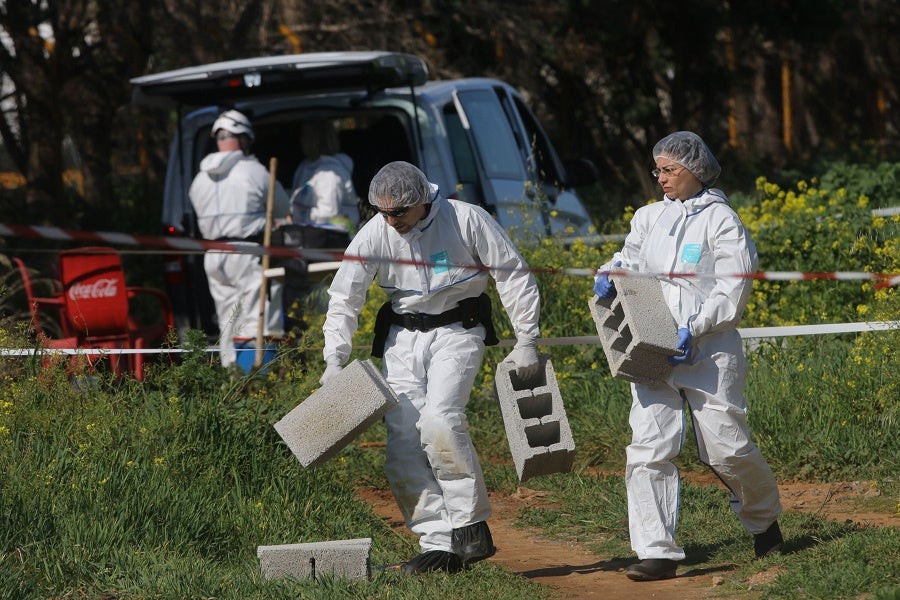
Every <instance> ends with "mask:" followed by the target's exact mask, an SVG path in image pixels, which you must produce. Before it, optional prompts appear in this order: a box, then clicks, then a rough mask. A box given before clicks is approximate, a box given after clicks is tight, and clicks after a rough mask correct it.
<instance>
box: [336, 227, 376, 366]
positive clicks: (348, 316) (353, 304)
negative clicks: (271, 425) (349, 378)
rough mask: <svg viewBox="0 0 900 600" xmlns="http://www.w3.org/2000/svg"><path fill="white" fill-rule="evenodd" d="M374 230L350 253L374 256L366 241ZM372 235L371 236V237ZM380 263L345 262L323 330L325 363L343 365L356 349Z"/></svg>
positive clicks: (363, 234)
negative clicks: (361, 315)
mask: <svg viewBox="0 0 900 600" xmlns="http://www.w3.org/2000/svg"><path fill="white" fill-rule="evenodd" d="M372 230H373V228H369V229H368V230H367V229H365V228H364V229H363V230H361V231H360V232H359V233H358V234H357V235H356V237H354V238H353V241H352V242H351V243H350V246H348V247H347V250H346V254H347V255H349V256H370V255H371V254H370V252H369V251H368V249H367V245H366V244H365V241H366V240H367V239H368V235H371V233H372ZM367 234H368V235H367ZM377 269H378V268H377V264H375V263H369V262H364V261H359V260H344V261H343V262H342V263H341V266H340V268H339V269H338V271H337V273H336V274H335V276H334V280H333V281H332V283H331V287H329V288H328V294H329V295H330V296H331V299H330V300H329V301H328V313H327V314H326V316H325V325H324V326H323V327H322V331H323V333H324V334H325V349H324V351H323V355H324V358H325V363H326V364H329V365H338V366H342V365H343V364H344V363H345V362H347V358H348V357H349V356H350V351H351V350H352V342H353V334H354V333H356V329H357V327H358V326H359V312H360V311H361V310H362V307H363V304H365V301H366V293H367V292H368V290H369V286H370V285H371V283H372V280H373V279H374V278H375V273H376V272H377Z"/></svg>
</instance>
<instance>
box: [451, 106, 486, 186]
mask: <svg viewBox="0 0 900 600" xmlns="http://www.w3.org/2000/svg"><path fill="white" fill-rule="evenodd" d="M444 126H445V127H446V128H447V141H449V142H450V152H451V153H452V154H453V163H454V166H455V167H456V176H457V178H458V179H459V183H461V184H463V185H466V184H471V183H478V168H477V167H476V165H475V155H474V154H473V153H472V146H470V145H469V138H468V137H467V136H466V130H465V129H464V128H463V125H462V119H460V118H459V113H457V112H456V107H455V106H454V105H453V104H452V103H448V104H446V105H445V106H444Z"/></svg>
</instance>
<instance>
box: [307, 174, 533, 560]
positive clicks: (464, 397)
mask: <svg viewBox="0 0 900 600" xmlns="http://www.w3.org/2000/svg"><path fill="white" fill-rule="evenodd" d="M369 202H370V203H371V204H372V205H374V206H375V208H376V209H377V210H378V212H379V213H380V214H379V215H376V216H375V217H373V218H372V219H370V220H369V221H368V222H367V223H366V224H365V225H364V226H363V227H362V228H361V229H360V231H359V233H357V234H356V237H354V238H353V241H352V242H351V243H350V246H349V247H348V248H347V254H348V255H350V256H359V257H364V258H366V259H369V260H362V261H359V260H346V259H345V260H344V261H343V263H342V264H341V267H340V269H339V270H338V272H337V274H336V275H335V278H334V282H333V283H332V285H331V288H330V289H329V294H330V295H331V301H330V303H329V305H328V314H327V316H326V319H325V326H324V332H325V351H324V355H325V363H326V364H327V367H326V369H325V372H324V374H323V375H322V378H321V382H322V383H323V384H324V383H325V382H327V381H328V380H329V379H330V378H331V377H333V376H334V375H336V374H337V373H338V372H339V371H340V370H341V365H343V364H344V363H345V362H346V361H347V358H348V357H349V355H350V349H351V339H352V336H353V333H354V332H355V331H356V328H357V318H358V315H359V312H360V309H361V308H362V306H363V303H364V301H365V298H366V291H367V290H368V288H369V285H370V283H371V282H372V280H373V279H376V278H377V282H378V284H379V285H380V286H381V288H382V289H383V290H384V291H385V292H387V294H388V296H389V297H390V302H388V303H386V304H385V305H384V306H383V307H382V309H381V311H380V312H379V314H378V317H377V319H376V321H377V322H376V325H375V341H374V343H373V351H372V352H373V355H375V356H380V355H381V352H382V351H383V356H384V360H383V372H384V376H385V378H386V379H387V382H388V383H389V384H390V386H391V387H392V388H393V390H394V391H395V392H396V393H397V396H398V397H399V400H400V403H399V405H398V406H396V407H395V408H393V409H392V410H391V411H389V412H388V413H387V415H386V416H385V423H386V425H387V432H388V442H387V450H386V464H385V471H386V474H387V478H388V481H389V482H390V485H391V490H392V491H393V494H394V498H396V500H397V503H398V504H399V506H400V509H401V511H402V512H403V516H404V518H405V519H406V524H407V526H408V527H409V528H410V529H411V530H412V531H413V533H415V534H416V535H418V536H419V545H420V547H421V550H422V552H421V554H419V555H418V556H416V557H415V558H413V559H411V560H409V561H407V562H405V563H403V564H402V565H401V570H402V571H403V572H404V573H425V572H428V571H437V570H441V571H447V572H450V573H453V572H457V571H460V570H461V569H463V568H464V567H465V565H467V564H471V563H474V562H476V561H479V560H483V559H485V558H488V557H489V556H491V555H493V554H494V552H495V551H496V549H495V548H494V545H493V540H492V539H491V534H490V530H489V529H488V526H487V523H486V520H487V519H488V517H490V515H491V507H490V503H489V501H488V493H487V488H486V487H485V483H484V477H483V475H482V472H481V466H480V464H479V462H478V457H477V455H476V453H475V448H474V447H473V445H472V441H471V439H470V437H469V433H468V421H467V419H466V414H465V408H466V404H467V402H468V401H469V392H470V391H471V389H472V385H473V383H474V380H475V376H476V374H477V373H478V370H479V368H480V365H481V359H482V356H483V354H484V347H485V345H486V343H487V345H491V344H496V343H497V339H496V335H495V333H494V330H493V325H492V324H491V320H490V301H489V300H488V297H487V296H486V295H485V294H484V291H485V289H486V288H487V284H488V271H490V273H491V275H492V276H493V277H494V280H495V282H496V286H497V291H498V293H499V296H500V299H501V301H502V303H503V306H504V307H505V309H506V312H507V314H508V315H509V317H510V320H511V322H512V324H513V328H514V330H515V335H516V338H517V343H516V345H515V348H514V349H513V351H512V352H511V353H510V354H509V356H507V357H506V359H505V360H506V361H509V362H512V363H514V364H515V368H516V370H517V374H518V375H520V376H521V377H524V378H526V379H527V378H530V377H534V376H535V375H536V374H537V372H538V369H539V366H540V363H539V359H538V354H537V349H536V341H537V338H538V336H539V330H538V319H539V313H540V297H539V295H538V289H537V285H536V283H535V280H534V277H533V276H532V274H531V273H530V272H529V271H528V266H527V265H526V264H525V261H524V260H523V259H522V257H521V256H520V255H519V253H518V251H517V250H516V248H515V247H514V246H513V244H512V242H510V240H509V238H508V237H507V236H506V233H505V232H504V231H503V229H501V228H500V226H499V225H498V224H497V223H496V222H495V221H494V220H493V219H492V218H491V217H490V216H489V215H488V214H487V212H485V211H484V210H483V209H481V208H480V207H478V206H474V205H472V204H468V203H466V202H461V201H457V200H448V199H445V198H442V197H441V196H440V195H439V194H438V189H437V186H436V185H434V184H431V183H429V182H428V180H427V179H426V177H425V174H424V173H422V171H420V170H419V169H418V168H416V167H415V166H413V165H411V164H409V163H406V162H392V163H389V164H387V165H385V166H384V167H383V168H382V169H381V170H380V171H379V172H378V173H377V174H376V175H375V177H374V178H373V179H372V183H371V185H370V187H369ZM393 261H407V262H393ZM463 265H477V266H483V267H486V268H484V269H478V268H471V267H470V268H466V267H465V266H463Z"/></svg>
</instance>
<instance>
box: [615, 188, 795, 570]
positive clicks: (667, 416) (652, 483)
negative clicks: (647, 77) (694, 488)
mask: <svg viewBox="0 0 900 600" xmlns="http://www.w3.org/2000/svg"><path fill="white" fill-rule="evenodd" d="M617 261H621V263H622V264H621V268H622V269H629V270H633V271H640V272H653V273H672V272H677V273H698V274H700V275H713V274H735V273H752V272H755V271H756V267H757V255H756V247H755V246H754V244H753V241H752V240H751V239H750V235H749V234H748V232H747V231H746V229H745V228H744V226H743V224H742V223H741V221H740V218H739V217H738V215H737V213H735V212H734V210H732V209H731V207H730V206H729V205H728V199H727V198H726V197H725V194H724V193H723V192H722V191H721V190H718V189H705V190H703V191H701V192H700V193H699V194H698V195H696V196H694V197H692V198H689V199H688V200H686V201H684V202H683V203H682V202H680V201H678V200H671V199H669V198H668V196H666V197H664V199H663V201H662V202H657V203H653V204H649V205H646V206H643V207H641V208H640V209H638V210H637V211H636V212H635V214H634V218H633V219H632V221H631V232H630V233H629V234H628V236H627V238H626V239H625V243H624V245H623V248H622V250H621V251H620V252H617V253H616V254H615V256H614V257H613V259H612V260H611V261H610V262H609V263H608V264H607V265H605V266H604V267H601V270H608V269H610V268H615V267H613V265H615V263H616V262H617ZM660 285H661V286H662V289H663V294H664V296H665V298H666V301H667V303H668V306H669V310H670V311H671V312H672V316H673V317H674V318H675V321H676V323H677V326H678V327H679V328H682V327H689V328H690V332H691V336H692V339H691V357H690V359H689V360H688V361H687V362H685V363H682V364H680V365H678V366H675V367H674V368H673V370H672V374H671V377H670V378H669V380H668V381H667V382H666V384H664V385H660V386H647V385H641V384H634V383H633V384H631V393H632V405H631V414H630V417H629V423H630V425H631V429H632V440H631V444H630V445H629V446H628V448H627V449H626V461H627V462H626V471H625V481H626V489H627V494H628V524H629V530H630V534H631V546H632V549H633V550H634V551H635V552H636V553H637V555H638V558H640V559H642V560H643V559H647V558H665V559H670V560H682V559H684V557H685V554H684V550H683V548H681V547H680V546H677V545H676V544H675V526H676V523H677V519H678V506H679V476H678V469H677V468H676V467H675V465H674V464H673V463H672V460H673V459H674V458H675V457H676V456H677V455H678V453H679V452H680V450H681V446H682V444H683V442H684V430H685V415H684V403H685V402H686V403H687V404H688V406H690V409H691V415H692V419H693V423H694V431H695V433H696V437H697V447H698V451H699V457H700V459H701V460H702V461H703V462H704V463H706V464H708V465H709V466H710V467H711V468H712V469H713V471H714V472H715V473H716V475H717V476H718V477H719V478H720V479H721V480H722V481H723V482H724V483H725V485H726V486H727V487H728V489H729V490H731V493H732V496H731V507H732V510H734V512H735V514H737V517H738V519H739V520H740V522H741V524H742V525H743V526H744V528H745V529H747V530H748V531H749V532H751V533H753V534H758V533H762V532H764V531H765V530H766V529H767V528H768V527H769V525H771V524H772V523H773V522H774V521H775V520H776V519H777V518H778V516H779V515H780V513H781V504H780V502H779V499H778V486H777V484H776V482H775V477H774V475H773V474H772V471H771V469H770V468H769V466H768V464H767V463H766V461H765V459H764V458H763V456H762V454H761V453H760V451H759V449H758V448H757V447H756V445H755V444H753V442H752V441H750V432H749V429H748V427H747V419H746V411H747V404H746V399H745V398H744V382H745V379H746V374H747V361H746V360H745V359H744V353H743V348H742V344H741V338H740V334H739V333H738V332H737V330H736V327H737V325H738V323H739V322H740V320H741V317H742V313H743V311H744V307H745V306H746V304H747V299H748V297H749V295H750V291H751V287H752V280H751V279H748V278H734V277H719V278H716V277H708V278H707V277H697V278H674V279H662V280H661V281H660Z"/></svg>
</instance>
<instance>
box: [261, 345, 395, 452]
mask: <svg viewBox="0 0 900 600" xmlns="http://www.w3.org/2000/svg"><path fill="white" fill-rule="evenodd" d="M396 405H397V395H396V394H395V393H394V391H393V390H392V389H391V387H390V386H389V385H388V384H387V382H386V381H385V380H384V377H382V375H381V373H380V372H379V370H378V369H377V367H375V365H374V364H372V361H371V360H365V361H359V360H354V361H353V362H351V363H350V364H349V365H347V366H346V367H344V369H343V370H342V371H341V372H340V373H338V375H337V376H336V377H335V378H334V379H332V380H331V381H329V382H328V383H326V384H325V385H324V386H322V387H321V388H319V389H318V390H316V391H315V392H313V393H312V394H311V395H310V396H309V397H308V398H307V399H306V400H304V401H303V402H301V403H300V404H298V405H297V406H296V407H295V408H294V409H293V410H291V411H290V412H289V413H288V414H286V415H285V416H284V417H283V418H282V419H281V420H280V421H278V422H277V423H275V431H277V432H278V435H280V436H281V439H283V440H284V442H285V443H286V444H287V445H288V447H289V448H290V449H291V452H293V453H294V456H296V457H297V460H299V461H300V464H302V465H303V466H304V467H315V466H318V465H321V464H322V463H324V462H325V461H327V460H328V459H329V458H331V457H332V456H334V455H335V454H337V453H338V452H340V451H341V450H342V449H343V448H344V447H345V446H346V445H347V444H349V443H350V442H351V441H352V440H353V439H355V438H356V437H357V436H358V435H359V434H361V433H362V432H363V431H365V430H366V429H368V428H369V427H370V426H371V425H372V424H373V423H374V422H375V421H377V420H378V419H380V418H381V417H382V416H383V415H384V414H385V413H386V412H387V411H389V410H390V409H391V408H393V407H394V406H396Z"/></svg>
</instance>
